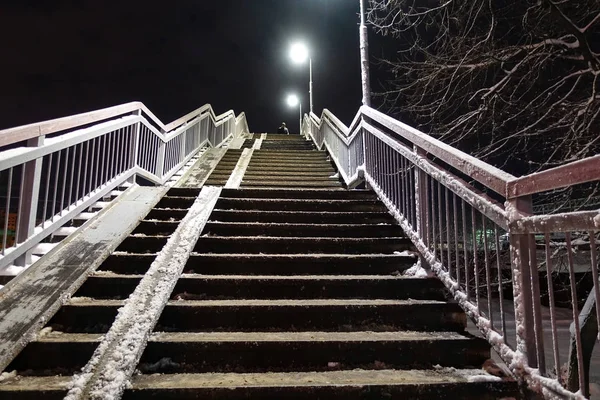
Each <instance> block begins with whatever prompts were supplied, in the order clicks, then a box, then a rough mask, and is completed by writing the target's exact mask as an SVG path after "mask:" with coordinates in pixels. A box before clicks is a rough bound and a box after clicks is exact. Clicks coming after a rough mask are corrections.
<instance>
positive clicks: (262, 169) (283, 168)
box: [246, 163, 336, 175]
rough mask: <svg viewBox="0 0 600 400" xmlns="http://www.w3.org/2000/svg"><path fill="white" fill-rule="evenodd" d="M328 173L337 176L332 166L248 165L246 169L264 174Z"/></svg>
mask: <svg viewBox="0 0 600 400" xmlns="http://www.w3.org/2000/svg"><path fill="white" fill-rule="evenodd" d="M275 171H277V172H326V173H328V174H330V175H333V174H335V172H336V171H335V169H334V168H333V167H332V166H331V165H323V166H320V167H312V166H311V167H307V166H303V165H289V166H277V165H275V166H262V165H252V163H250V165H248V168H246V172H253V173H254V172H256V173H259V172H262V173H267V174H269V173H271V172H275Z"/></svg>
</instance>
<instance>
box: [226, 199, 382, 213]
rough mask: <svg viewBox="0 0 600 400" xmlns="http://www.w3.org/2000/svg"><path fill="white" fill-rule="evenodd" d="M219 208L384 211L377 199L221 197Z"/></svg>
mask: <svg viewBox="0 0 600 400" xmlns="http://www.w3.org/2000/svg"><path fill="white" fill-rule="evenodd" d="M215 208H217V209H221V210H264V211H345V212H350V211H354V212H359V211H366V212H386V211H387V208H386V207H385V206H384V205H383V204H382V203H381V202H380V201H378V200H322V199H276V198H275V199H273V198H271V199H265V198H250V199H243V198H227V197H221V198H219V200H218V201H217V204H216V206H215Z"/></svg>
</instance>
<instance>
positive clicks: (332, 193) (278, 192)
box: [221, 188, 377, 200]
mask: <svg viewBox="0 0 600 400" xmlns="http://www.w3.org/2000/svg"><path fill="white" fill-rule="evenodd" d="M221 196H223V197H229V198H265V199H323V200H335V199H339V200H377V195H375V193H373V192H372V191H370V190H343V191H340V190H328V189H271V188H263V189H258V188H257V189H223V190H222V191H221Z"/></svg>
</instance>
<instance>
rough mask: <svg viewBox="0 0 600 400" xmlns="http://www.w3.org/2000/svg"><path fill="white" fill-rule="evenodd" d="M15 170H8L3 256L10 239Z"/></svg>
mask: <svg viewBox="0 0 600 400" xmlns="http://www.w3.org/2000/svg"><path fill="white" fill-rule="evenodd" d="M12 176H13V169H12V167H10V168H9V169H8V191H7V194H6V208H5V210H4V234H3V235H2V255H4V254H5V252H6V239H7V237H8V217H9V216H10V197H11V196H12V180H13V179H12Z"/></svg>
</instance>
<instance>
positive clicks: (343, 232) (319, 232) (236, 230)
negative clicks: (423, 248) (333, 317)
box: [148, 222, 404, 238]
mask: <svg viewBox="0 0 600 400" xmlns="http://www.w3.org/2000/svg"><path fill="white" fill-rule="evenodd" d="M148 231H149V232H150V229H148ZM165 231H166V230H162V232H165ZM150 233H152V232H150ZM202 233H203V234H207V233H208V234H211V235H216V236H280V237H286V236H287V237H355V238H360V237H392V236H398V237H401V236H403V235H404V232H402V228H400V227H399V226H395V225H391V226H386V225H381V226H379V225H372V226H366V227H360V228H359V227H354V226H352V227H346V225H337V226H336V225H331V226H327V227H321V226H319V225H303V226H285V225H268V224H264V225H260V224H256V225H255V224H251V225H237V224H233V225H229V224H226V223H210V222H209V223H208V224H206V226H205V228H204V230H203V232H202Z"/></svg>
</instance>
